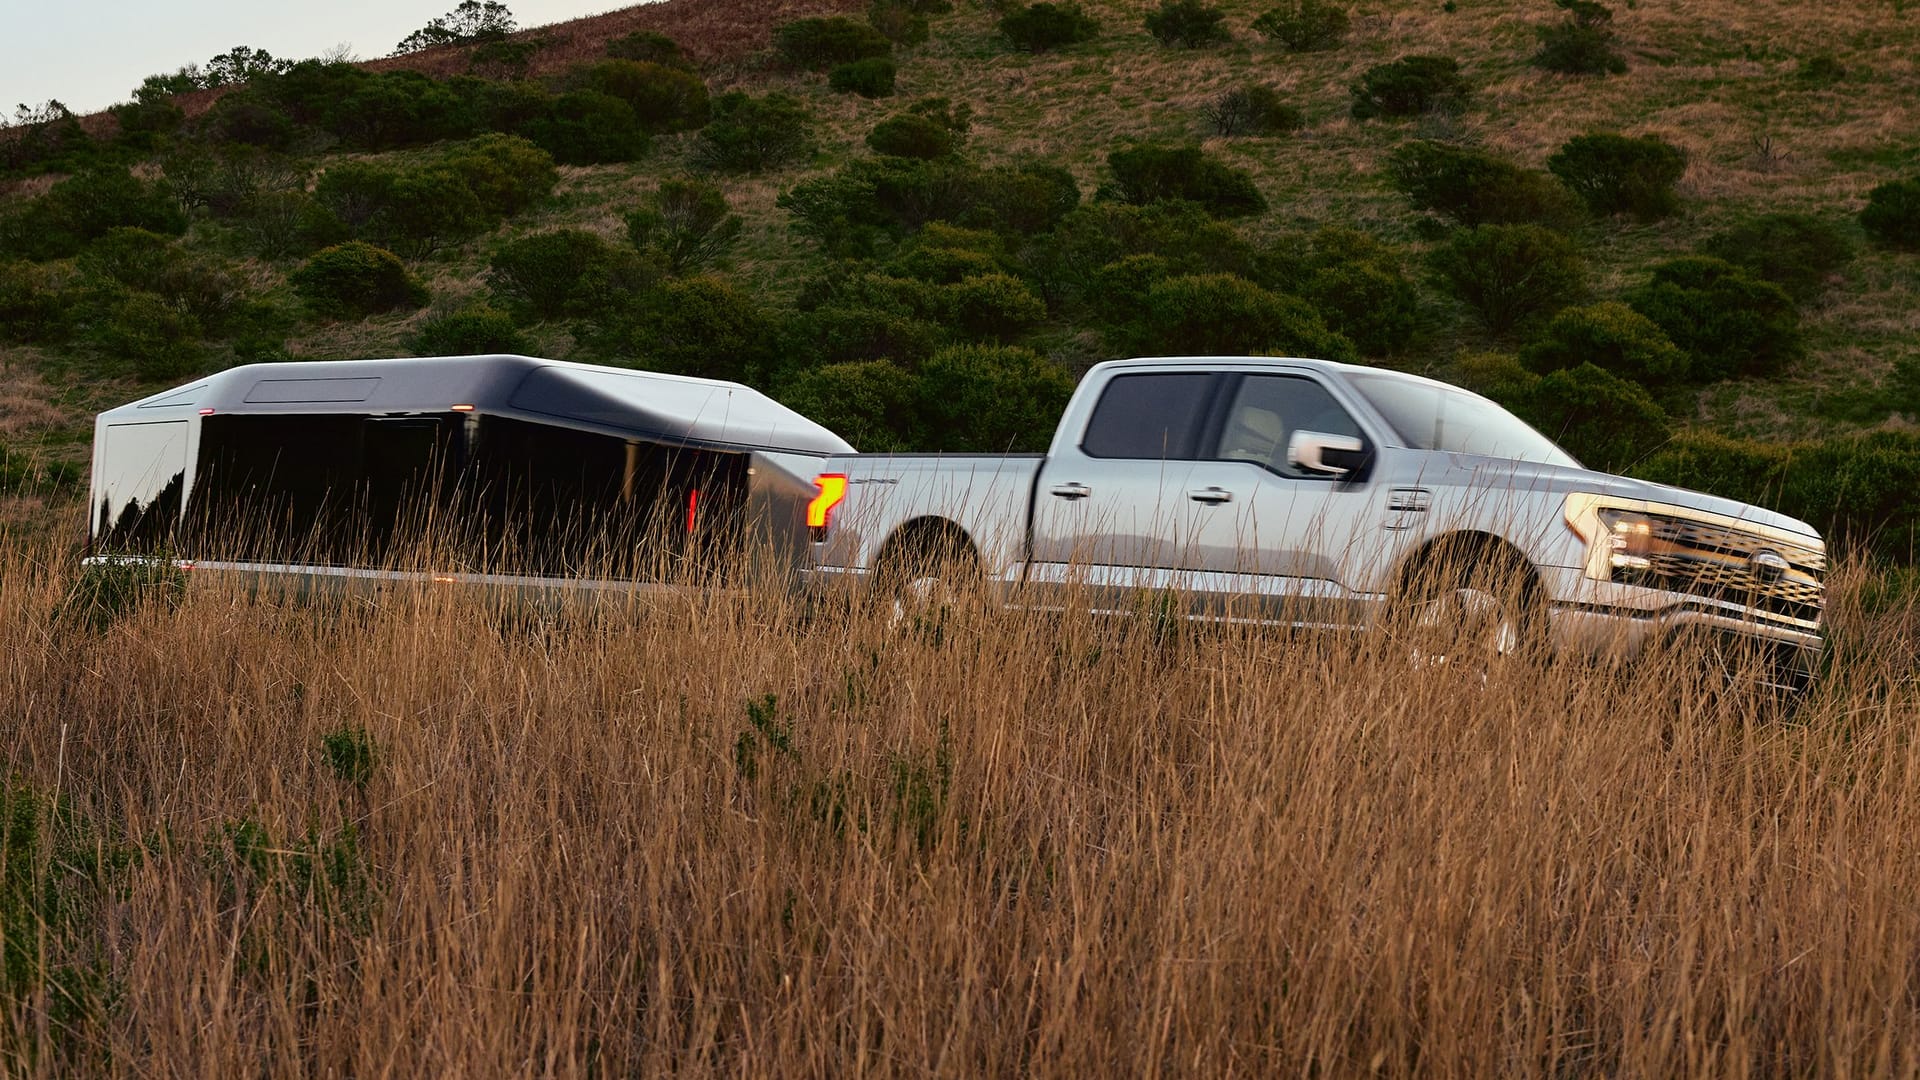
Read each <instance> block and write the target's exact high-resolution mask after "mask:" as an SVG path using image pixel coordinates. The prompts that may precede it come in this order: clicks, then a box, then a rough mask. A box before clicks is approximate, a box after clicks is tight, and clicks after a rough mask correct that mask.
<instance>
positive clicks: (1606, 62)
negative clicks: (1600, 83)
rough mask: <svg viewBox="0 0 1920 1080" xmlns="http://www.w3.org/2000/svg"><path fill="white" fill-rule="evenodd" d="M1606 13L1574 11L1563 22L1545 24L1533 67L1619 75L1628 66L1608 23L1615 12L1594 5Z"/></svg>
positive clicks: (1567, 73)
mask: <svg viewBox="0 0 1920 1080" xmlns="http://www.w3.org/2000/svg"><path fill="white" fill-rule="evenodd" d="M1591 6H1592V7H1594V8H1598V9H1599V10H1600V11H1602V12H1606V14H1605V17H1604V18H1603V17H1598V16H1592V15H1589V16H1586V17H1583V16H1581V15H1579V14H1575V15H1573V16H1572V17H1571V18H1568V19H1567V20H1566V21H1564V22H1560V23H1555V24H1554V25H1552V26H1543V27H1540V29H1539V30H1538V31H1537V33H1538V34H1539V35H1540V51H1539V52H1536V53H1534V54H1533V58H1532V61H1531V62H1532V64H1533V66H1534V67H1537V68H1540V69H1542V70H1545V71H1556V72H1559V73H1560V74H1562V75H1619V74H1622V73H1623V72H1625V71H1626V70H1627V60H1626V58H1625V57H1623V56H1621V55H1620V53H1619V50H1617V49H1615V48H1614V43H1613V28H1612V27H1610V26H1608V25H1607V24H1608V23H1609V22H1610V21H1612V18H1613V13H1612V12H1610V11H1607V10H1606V9H1605V8H1602V7H1600V5H1598V4H1594V5H1591Z"/></svg>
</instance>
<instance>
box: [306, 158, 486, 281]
mask: <svg viewBox="0 0 1920 1080" xmlns="http://www.w3.org/2000/svg"><path fill="white" fill-rule="evenodd" d="M325 180H326V177H325V176H324V175H323V176H322V177H321V182H322V183H323V184H324V182H325ZM315 190H316V193H317V192H318V190H319V188H318V187H316V189H315ZM494 221H495V219H494V217H493V215H491V214H488V213H487V210H486V207H484V206H483V205H481V203H480V197H479V196H478V195H476V194H474V191H473V189H472V188H470V187H468V186H467V181H466V177H465V176H463V175H461V174H460V173H459V172H456V171H454V170H453V169H450V168H447V167H445V166H440V165H435V166H430V167H428V168H425V169H412V170H407V171H405V172H398V173H395V174H393V177H392V181H391V183H389V184H388V185H387V188H386V190H385V192H384V193H383V195H382V198H381V204H380V208H379V210H378V211H377V212H376V213H375V214H374V215H373V218H372V220H371V221H369V222H368V223H367V227H366V229H365V230H364V236H365V238H366V239H368V240H371V241H373V242H374V243H375V244H378V245H380V246H382V247H385V248H388V249H389V250H392V251H398V252H403V253H405V254H407V255H409V256H412V257H413V258H424V257H425V256H427V255H430V254H432V253H433V252H435V251H438V250H440V249H442V248H444V247H447V246H449V245H452V244H458V243H460V242H462V241H465V240H469V239H471V238H473V237H475V236H478V235H480V234H481V233H483V232H485V231H487V230H488V229H490V228H492V227H493V225H494Z"/></svg>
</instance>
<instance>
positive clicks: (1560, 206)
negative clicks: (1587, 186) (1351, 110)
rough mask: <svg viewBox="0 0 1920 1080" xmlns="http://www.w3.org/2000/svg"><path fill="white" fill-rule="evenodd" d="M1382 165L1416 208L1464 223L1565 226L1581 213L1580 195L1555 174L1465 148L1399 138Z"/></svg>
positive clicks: (1571, 223) (1580, 216) (1423, 140)
mask: <svg viewBox="0 0 1920 1080" xmlns="http://www.w3.org/2000/svg"><path fill="white" fill-rule="evenodd" d="M1387 170H1388V173H1389V175H1390V176H1392V178H1393V184H1394V186H1395V187H1397V188H1399V189H1400V190H1401V191H1402V192H1404V193H1405V194H1406V196H1407V198H1408V199H1410V200H1412V202H1413V205H1414V206H1415V207H1416V208H1418V209H1421V210H1432V211H1434V212H1436V213H1439V214H1444V215H1446V216H1447V217H1450V218H1452V219H1453V220H1454V221H1456V222H1458V223H1459V224H1461V225H1466V226H1469V227H1471V226H1474V225H1514V224H1523V223H1531V224H1536V225H1546V226H1548V227H1550V228H1567V227H1570V226H1572V225H1573V224H1575V223H1577V222H1578V221H1579V220H1580V219H1581V218H1582V217H1584V216H1585V215H1584V211H1583V207H1582V206H1581V203H1580V200H1579V199H1578V198H1577V197H1575V196H1574V194H1573V193H1572V192H1570V191H1568V190H1567V189H1566V188H1565V187H1564V186H1563V185H1561V183H1560V182H1559V181H1558V180H1556V179H1555V178H1554V177H1552V176H1550V175H1548V174H1547V173H1543V172H1538V171H1536V170H1533V169H1523V168H1521V167H1520V166H1518V165H1515V164H1514V163H1512V162H1510V161H1507V160H1506V159H1504V158H1499V157H1495V156H1494V155H1492V154H1489V153H1486V152H1485V151H1482V150H1475V149H1472V148H1470V147H1465V146H1457V145H1454V144H1452V143H1444V142H1434V141H1430V140H1425V139H1422V140H1416V141H1413V142H1409V143H1403V144H1401V145H1400V146H1397V147H1395V148H1394V150H1393V154H1392V156H1391V158H1389V161H1388V165H1387Z"/></svg>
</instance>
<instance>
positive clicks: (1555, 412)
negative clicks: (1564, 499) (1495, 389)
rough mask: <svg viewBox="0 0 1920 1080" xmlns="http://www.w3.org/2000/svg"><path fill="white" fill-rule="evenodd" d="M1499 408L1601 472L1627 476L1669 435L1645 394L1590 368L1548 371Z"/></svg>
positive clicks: (1670, 428) (1663, 418) (1659, 412)
mask: <svg viewBox="0 0 1920 1080" xmlns="http://www.w3.org/2000/svg"><path fill="white" fill-rule="evenodd" d="M1502 404H1505V405H1506V406H1507V407H1508V408H1509V409H1511V410H1512V411H1513V413H1514V414H1515V415H1517V416H1519V417H1520V419H1522V420H1525V421H1526V422H1527V423H1529V424H1531V425H1533V426H1534V428H1536V429H1538V430H1539V431H1540V433H1541V434H1543V435H1545V436H1547V437H1548V438H1550V439H1552V440H1553V441H1554V442H1557V443H1559V444H1560V445H1561V446H1562V447H1563V448H1565V449H1566V451H1567V452H1568V453H1570V454H1572V455H1573V456H1574V457H1576V458H1578V459H1580V461H1581V463H1582V464H1584V465H1586V466H1587V467H1588V468H1590V469H1599V470H1600V471H1602V472H1624V471H1626V470H1627V469H1628V468H1631V467H1632V466H1634V465H1637V464H1639V463H1640V462H1642V461H1644V460H1646V459H1647V457H1648V456H1649V455H1651V454H1653V453H1654V452H1656V451H1658V450H1659V449H1660V448H1661V447H1662V446H1664V445H1665V444H1666V442H1667V440H1668V439H1670V438H1671V437H1672V435H1673V424H1672V421H1670V420H1669V419H1668V418H1667V414H1666V413H1665V412H1664V411H1663V410H1662V409H1661V408H1660V406H1659V404H1658V403H1656V402H1655V401H1654V400H1653V398H1652V396H1651V395H1649V394H1648V393H1647V392H1646V390H1644V389H1642V388H1641V387H1639V386H1636V385H1635V384H1633V383H1631V382H1628V381H1627V380H1625V379H1622V378H1620V377H1619V376H1617V375H1614V374H1613V373H1611V372H1607V371H1603V370H1601V369H1600V368H1598V367H1596V366H1594V365H1593V364H1586V363H1583V364H1580V365H1578V366H1576V367H1570V368H1562V369H1559V370H1556V371H1552V372H1549V373H1548V374H1547V375H1546V376H1545V377H1543V378H1541V379H1538V380H1536V381H1534V382H1533V383H1532V385H1530V386H1528V387H1527V388H1526V389H1525V390H1524V391H1523V392H1521V393H1520V394H1519V395H1518V396H1517V397H1516V398H1514V399H1512V400H1509V401H1505V402H1503V403H1502Z"/></svg>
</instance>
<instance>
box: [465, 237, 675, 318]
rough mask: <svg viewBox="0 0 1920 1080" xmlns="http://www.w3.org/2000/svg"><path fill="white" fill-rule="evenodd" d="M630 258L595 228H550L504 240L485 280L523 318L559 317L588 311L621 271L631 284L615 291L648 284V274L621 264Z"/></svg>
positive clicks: (632, 260) (501, 301)
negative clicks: (603, 237) (597, 233)
mask: <svg viewBox="0 0 1920 1080" xmlns="http://www.w3.org/2000/svg"><path fill="white" fill-rule="evenodd" d="M630 262H631V263H637V262H638V259H637V258H635V257H633V256H631V255H629V256H628V257H627V259H626V260H623V259H622V258H621V253H620V252H619V251H617V250H616V249H615V248H614V246H613V245H612V244H609V243H607V242H606V241H605V240H602V239H601V238H600V237H599V236H597V235H595V234H594V233H590V232H587V231H585V230H583V229H555V230H554V231H552V232H544V233H535V234H534V235H532V236H525V237H521V238H520V239H518V240H514V241H512V242H510V243H508V244H505V245H503V246H502V247H501V248H500V250H499V251H497V252H495V253H494V255H493V259H492V261H491V263H490V264H489V265H490V271H489V273H488V275H487V282H488V285H489V286H490V287H491V288H492V290H493V295H494V297H495V298H496V299H497V300H498V301H499V302H500V303H501V304H503V305H505V306H506V307H507V309H508V310H510V311H512V312H514V313H516V314H518V315H521V316H523V317H527V318H533V319H558V318H563V317H566V316H569V315H579V314H592V310H591V305H592V303H593V302H594V301H596V300H599V299H604V298H605V297H604V296H603V295H602V293H603V292H604V291H605V286H607V285H608V284H609V283H610V282H611V281H613V280H616V279H619V278H621V277H623V276H624V277H626V278H627V279H628V282H629V286H630V287H629V289H627V290H620V291H632V290H633V289H641V288H645V287H647V286H648V285H650V284H651V278H650V277H649V276H647V275H644V274H642V273H640V272H639V271H638V269H637V267H634V266H631V265H626V264H627V263H630ZM596 286H598V287H599V288H596Z"/></svg>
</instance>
